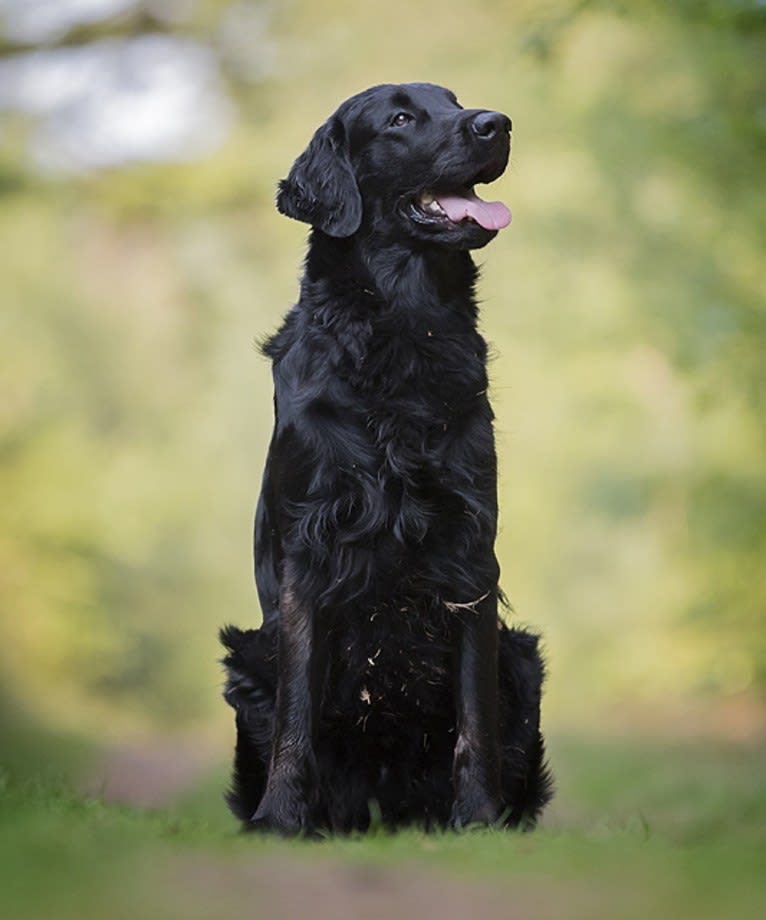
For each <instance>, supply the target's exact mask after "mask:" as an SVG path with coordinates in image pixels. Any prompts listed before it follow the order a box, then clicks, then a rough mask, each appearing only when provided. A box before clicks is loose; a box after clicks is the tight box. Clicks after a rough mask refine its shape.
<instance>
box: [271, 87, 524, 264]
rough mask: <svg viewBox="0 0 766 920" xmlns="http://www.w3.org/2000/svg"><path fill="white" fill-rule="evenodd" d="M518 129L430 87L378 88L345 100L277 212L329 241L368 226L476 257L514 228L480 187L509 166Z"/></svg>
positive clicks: (288, 184) (298, 164)
mask: <svg viewBox="0 0 766 920" xmlns="http://www.w3.org/2000/svg"><path fill="white" fill-rule="evenodd" d="M510 146H511V121H510V119H509V118H508V117H507V116H506V115H503V114H501V113H500V112H491V111H487V110H485V109H463V108H462V106H461V105H460V104H459V103H458V101H457V99H456V98H455V96H454V95H453V93H451V92H450V91H449V90H447V89H444V88H443V87H441V86H433V85H431V84H427V83H406V84H401V85H389V84H386V85H383V86H374V87H372V88H371V89H368V90H365V91H364V92H363V93H359V94H358V95H356V96H352V97H351V98H350V99H348V100H346V102H344V103H343V104H342V105H341V106H340V108H339V109H338V110H337V112H335V114H334V115H332V116H331V117H330V118H329V119H328V120H327V121H326V122H325V123H324V124H323V125H322V126H321V127H320V128H319V129H318V131H317V132H316V133H315V134H314V137H313V138H312V140H311V143H310V144H309V146H308V147H307V148H306V150H305V151H304V152H303V153H302V154H301V155H300V156H299V157H298V159H297V160H296V161H295V163H294V165H293V168H292V169H291V170H290V174H289V175H288V177H287V178H286V179H283V180H282V181H281V182H280V183H279V192H278V194H277V207H278V208H279V210H280V211H281V212H282V213H283V214H286V215H287V216H288V217H294V218H295V219H296V220H302V221H304V222H305V223H308V224H311V225H312V226H314V227H316V228H318V229H319V230H322V231H323V232H324V233H327V234H328V235H329V236H336V237H348V236H352V235H353V234H354V233H356V232H357V231H358V230H359V229H360V227H362V226H363V225H364V226H366V227H368V228H376V229H381V230H383V231H385V230H386V229H392V230H393V231H394V232H395V233H396V235H397V237H399V236H401V231H402V230H403V232H404V233H405V234H406V236H407V237H408V238H410V239H416V240H423V241H427V242H431V243H435V244H440V245H445V246H453V247H457V248H459V249H477V248H479V247H481V246H484V245H486V244H487V243H488V242H489V241H490V240H491V239H492V238H493V237H494V236H495V234H496V233H497V231H498V230H500V229H501V228H502V227H505V226H506V225H507V224H508V223H509V222H510V220H511V214H510V211H509V210H508V209H507V208H506V207H505V205H503V204H501V203H500V202H486V201H482V199H481V198H479V197H478V196H477V195H476V193H475V192H474V186H475V185H478V184H480V183H485V182H493V181H494V180H495V179H497V178H498V176H500V175H502V173H503V171H504V170H505V167H506V165H507V163H508V155H509V153H510Z"/></svg>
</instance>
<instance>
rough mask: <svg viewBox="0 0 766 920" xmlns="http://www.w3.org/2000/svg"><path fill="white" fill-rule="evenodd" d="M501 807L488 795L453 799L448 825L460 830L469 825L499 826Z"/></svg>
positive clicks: (501, 815)
mask: <svg viewBox="0 0 766 920" xmlns="http://www.w3.org/2000/svg"><path fill="white" fill-rule="evenodd" d="M503 815H504V811H503V807H502V805H501V803H500V802H499V801H496V800H495V799H494V798H491V797H489V796H472V797H470V798H463V799H455V801H454V803H453V805H452V813H451V815H450V822H449V826H450V828H451V829H452V830H455V831H462V830H467V829H468V828H471V827H499V826H500V825H501V824H502V820H503Z"/></svg>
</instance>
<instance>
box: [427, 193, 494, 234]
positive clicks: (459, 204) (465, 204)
mask: <svg viewBox="0 0 766 920" xmlns="http://www.w3.org/2000/svg"><path fill="white" fill-rule="evenodd" d="M435 197H436V200H437V201H438V202H439V204H440V205H441V207H442V209H443V210H444V212H445V213H446V215H447V217H449V219H450V220H451V221H454V222H455V223H458V222H459V221H461V220H464V219H465V218H466V217H472V218H473V219H474V220H475V221H476V223H477V224H480V225H481V226H482V227H484V229H485V230H502V229H503V227H507V226H508V224H510V222H511V212H510V211H509V210H508V208H506V206H505V205H504V204H503V202H502V201H482V200H481V198H479V196H478V195H476V194H474V193H473V192H466V193H465V195H436V196H435Z"/></svg>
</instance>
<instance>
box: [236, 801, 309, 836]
mask: <svg viewBox="0 0 766 920" xmlns="http://www.w3.org/2000/svg"><path fill="white" fill-rule="evenodd" d="M247 830H249V831H256V832H261V833H270V834H280V835H281V836H283V837H300V836H306V835H311V834H312V832H313V828H312V826H311V821H310V817H309V807H308V805H307V804H306V802H303V801H301V800H299V799H297V798H292V797H286V796H270V795H269V794H268V792H267V793H266V795H265V796H264V797H263V799H262V800H261V804H260V805H259V806H258V808H257V810H256V812H255V814H254V815H253V816H252V818H251V819H250V821H249V822H248V825H247Z"/></svg>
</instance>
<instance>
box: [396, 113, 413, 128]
mask: <svg viewBox="0 0 766 920" xmlns="http://www.w3.org/2000/svg"><path fill="white" fill-rule="evenodd" d="M414 120H415V119H414V118H413V117H412V115H410V114H409V112H397V113H396V115H394V117H393V118H392V119H391V122H390V124H391V127H392V128H402V127H403V126H404V125H408V124H409V123H410V122H411V121H414Z"/></svg>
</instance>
